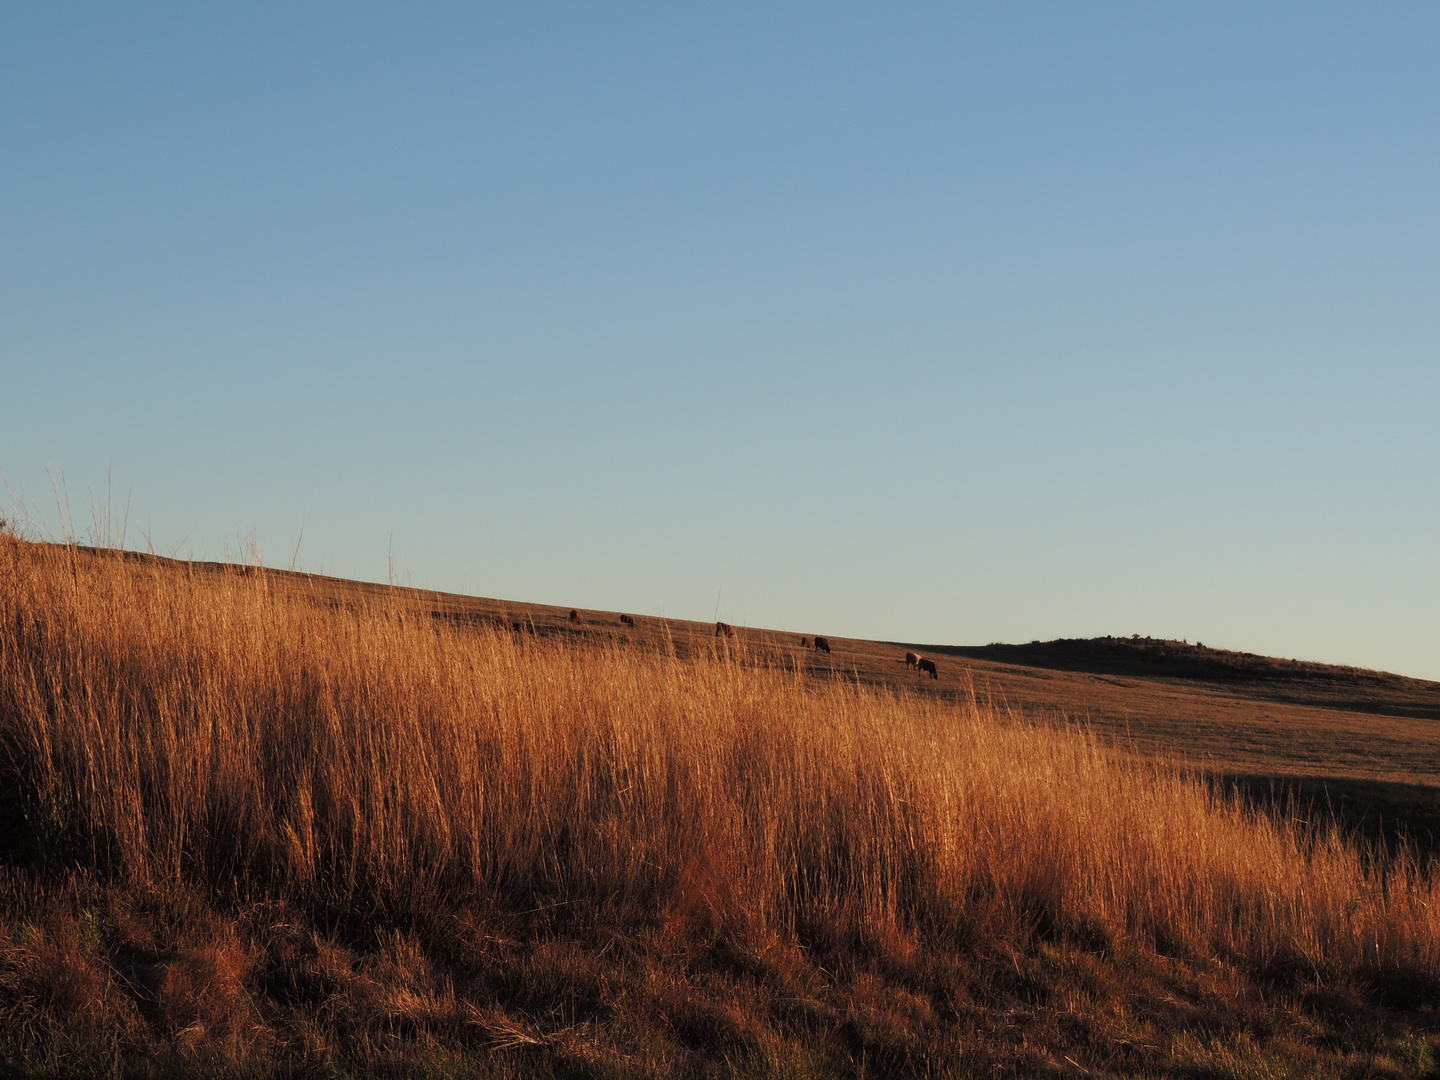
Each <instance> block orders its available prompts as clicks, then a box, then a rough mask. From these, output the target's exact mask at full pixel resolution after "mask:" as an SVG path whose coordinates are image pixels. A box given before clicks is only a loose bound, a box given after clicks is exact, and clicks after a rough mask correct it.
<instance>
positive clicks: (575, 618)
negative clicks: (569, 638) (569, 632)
mask: <svg viewBox="0 0 1440 1080" xmlns="http://www.w3.org/2000/svg"><path fill="white" fill-rule="evenodd" d="M570 621H571V622H573V623H578V622H579V621H580V612H578V611H576V610H574V609H573V608H572V609H571V610H570Z"/></svg>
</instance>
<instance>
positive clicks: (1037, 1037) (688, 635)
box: [0, 538, 1440, 1077]
mask: <svg viewBox="0 0 1440 1080" xmlns="http://www.w3.org/2000/svg"><path fill="white" fill-rule="evenodd" d="M828 630H829V628H827V627H814V628H804V630H802V631H801V632H799V633H793V634H791V633H778V632H766V631H758V630H753V629H748V628H745V627H740V626H736V627H734V628H733V634H731V635H725V634H723V633H722V634H720V635H717V634H716V628H715V625H714V624H713V623H695V624H688V623H674V622H668V623H667V622H662V621H660V620H655V619H649V618H646V617H643V616H632V620H631V621H630V622H624V621H622V620H621V617H620V614H619V613H607V612H596V611H584V610H578V609H576V610H574V614H573V617H572V609H568V608H541V607H536V606H533V605H524V604H516V603H508V602H502V601H496V600H481V599H475V598H467V597H457V596H446V595H440V594H434V593H424V592H418V591H413V590H398V589H393V588H389V587H385V586H374V585H365V584H360V583H350V582H337V581H331V580H328V579H323V578H314V577H308V576H305V575H298V574H284V573H277V572H272V571H266V570H259V569H255V568H245V567H227V566H216V565H199V564H183V563H174V562H171V561H168V560H159V559H154V558H150V557H144V556H135V555H122V554H118V553H107V552H93V551H86V550H83V549H77V548H68V547H62V546H53V545H37V544H30V543H26V542H23V541H18V540H14V539H11V538H4V539H3V540H0V770H3V774H4V775H3V780H4V787H3V795H0V818H3V820H0V826H3V828H0V836H3V837H4V843H3V844H0V848H3V850H0V864H3V865H0V1019H3V1021H4V1023H3V1024H0V1060H3V1062H4V1063H5V1065H6V1068H9V1069H11V1070H12V1071H16V1072H20V1073H22V1074H26V1075H43V1074H47V1073H49V1074H67V1075H106V1076H108V1075H119V1074H146V1075H164V1074H174V1075H189V1074H193V1073H194V1072H197V1071H207V1072H212V1073H231V1074H234V1075H416V1076H420V1075H426V1076H428V1075H435V1076H441V1075H444V1076H455V1075H474V1076H606V1077H611V1076H614V1077H619V1076H692V1075H693V1076H735V1075H746V1076H777V1077H779V1076H790V1077H795V1076H830V1075H921V1076H924V1075H932V1076H936V1075H985V1076H993V1075H1026V1076H1029V1075H1044V1074H1049V1075H1066V1074H1073V1075H1081V1074H1089V1075H1125V1076H1155V1075H1186V1076H1241V1075H1289V1074H1304V1075H1315V1076H1337V1077H1338V1076H1348V1075H1382V1076H1383V1075H1391V1076H1416V1077H1419V1076H1425V1075H1429V1074H1430V1072H1431V1071H1432V1070H1433V1069H1434V1067H1435V1062H1436V1055H1437V1050H1440V1038H1437V1030H1436V1018H1435V1007H1436V1005H1437V1004H1440V891H1437V890H1440V883H1437V881H1436V878H1435V876H1434V869H1433V866H1432V864H1431V863H1430V862H1429V861H1428V858H1427V857H1426V855H1425V853H1424V852H1418V851H1415V850H1411V849H1406V848H1403V847H1391V848H1389V849H1387V848H1386V847H1384V846H1379V845H1376V844H1373V843H1366V842H1364V837H1363V836H1362V837H1359V838H1357V837H1355V836H1352V835H1349V834H1347V832H1346V831H1345V830H1344V829H1342V828H1337V827H1336V826H1335V825H1334V823H1332V822H1328V821H1326V820H1322V819H1321V818H1319V817H1318V816H1314V815H1311V816H1306V817H1302V816H1301V815H1299V814H1298V813H1296V812H1295V808H1294V806H1293V805H1288V804H1281V805H1278V806H1269V805H1259V806H1257V804H1255V803H1253V802H1251V801H1247V799H1246V798H1244V797H1242V795H1243V794H1244V791H1242V790H1241V788H1239V787H1237V786H1236V785H1235V784H1227V783H1225V782H1223V781H1219V780H1216V779H1215V778H1216V777H1217V776H1220V775H1221V774H1239V773H1241V772H1242V771H1245V770H1249V772H1250V774H1254V775H1293V776H1299V775H1309V776H1314V777H1320V778H1325V777H1328V778H1330V779H1332V780H1334V781H1335V782H1336V783H1340V782H1342V781H1343V782H1350V783H1361V782H1365V783H1371V784H1381V783H1388V782H1393V781H1392V780H1388V779H1386V778H1385V777H1386V776H1387V775H1388V776H1391V777H1393V776H1395V775H1402V776H1404V777H1405V778H1406V780H1407V781H1408V782H1412V783H1413V785H1414V786H1415V787H1416V788H1418V789H1427V787H1426V786H1427V783H1428V780H1429V778H1430V773H1429V772H1428V771H1426V767H1424V746H1425V745H1426V743H1425V742H1424V739H1425V738H1426V737H1427V734H1428V728H1427V727H1426V725H1427V723H1433V720H1429V719H1428V718H1427V717H1426V716H1425V715H1424V713H1423V710H1424V709H1425V708H1427V707H1428V706H1427V702H1429V701H1431V700H1432V698H1431V697H1429V696H1428V695H1431V694H1432V693H1433V688H1432V687H1430V686H1429V684H1423V683H1421V684H1414V685H1411V684H1410V683H1409V682H1407V681H1404V680H1395V679H1393V678H1391V677H1388V676H1377V675H1374V674H1373V673H1352V672H1346V671H1343V670H1337V669H1325V670H1323V671H1319V670H1316V671H1312V670H1308V669H1306V670H1299V669H1292V667H1290V666H1287V665H1285V664H1283V663H1277V662H1272V661H1261V660H1259V659H1258V658H1244V657H1234V656H1227V655H1210V654H1209V653H1208V652H1205V651H1198V650H1197V652H1196V653H1195V654H1194V655H1192V654H1191V653H1190V652H1189V651H1187V650H1188V647H1184V648H1181V647H1176V646H1174V645H1173V643H1153V642H1152V643H1141V642H1136V641H1127V642H1125V643H1118V642H1100V643H1053V644H1051V645H1050V646H1048V647H1047V646H1030V647H988V648H982V649H978V650H961V649H954V648H952V649H949V650H947V649H945V648H943V647H937V646H933V645H930V646H924V645H921V646H916V645H915V644H914V643H911V644H909V645H907V644H905V643H899V644H892V643H877V642H861V641H851V640H847V639H844V638H840V637H837V636H835V635H833V634H828V633H824V632H825V631H828ZM816 631H821V632H822V634H823V637H824V638H825V639H828V642H827V643H828V645H829V652H824V651H817V650H816V649H815V648H814V647H813V646H812V647H809V648H806V647H802V646H801V644H800V638H801V637H802V636H812V635H813V634H814V633H815V632H816ZM906 651H917V652H919V653H920V654H921V655H923V656H925V657H927V658H933V659H934V660H935V661H936V674H937V676H938V677H937V678H934V679H932V678H930V677H929V676H928V675H922V674H921V673H920V672H918V671H916V670H915V669H913V668H908V667H907V665H906V663H905V653H906ZM1041 660H1045V661H1046V662H1048V663H1050V664H1052V665H1053V666H1051V667H1044V666H1041V665H1040V663H1039V661H1041ZM1147 665H1148V666H1147ZM1291 676H1293V677H1291ZM1227 679H1228V680H1229V683H1227V682H1226V680H1227ZM1347 680H1349V681H1348V682H1347ZM1352 684H1353V685H1352ZM1347 686H1348V687H1350V689H1349V690H1346V689H1345V687H1347ZM1327 687H1328V689H1327ZM1327 694H1328V695H1330V696H1328V697H1327V696H1326V695H1327ZM1347 695H1348V696H1347ZM1067 702H1068V705H1067V704H1066V703H1067ZM1187 703H1188V705H1187ZM1212 703H1213V704H1215V705H1216V708H1215V709H1214V710H1213V713H1212V711H1211V704H1212ZM1337 704H1338V705H1343V706H1344V707H1343V708H1338V707H1336V706H1337ZM1187 709H1188V710H1189V711H1188V712H1187ZM1407 713H1410V714H1414V715H1406V714H1407ZM1344 716H1354V717H1360V718H1364V719H1365V720H1366V722H1371V723H1374V724H1376V725H1379V726H1377V728H1376V729H1375V730H1377V731H1389V732H1390V735H1389V741H1388V742H1387V741H1385V740H1384V739H1368V738H1367V739H1366V742H1365V745H1374V746H1376V747H1378V748H1379V752H1380V753H1384V754H1390V755H1391V756H1392V757H1391V765H1392V771H1391V772H1390V773H1389V774H1385V773H1383V772H1382V771H1381V770H1380V766H1379V765H1377V764H1376V763H1373V762H1372V763H1371V764H1370V766H1369V768H1370V769H1372V770H1373V771H1370V772H1360V771H1358V770H1359V768H1360V764H1361V763H1362V760H1363V758H1364V755H1363V754H1362V753H1360V751H1359V745H1360V744H1359V743H1357V744H1356V749H1355V750H1354V751H1353V752H1352V753H1351V754H1350V756H1345V754H1344V753H1342V754H1340V755H1338V756H1337V757H1336V758H1335V759H1333V760H1329V759H1326V758H1325V757H1324V754H1323V752H1322V750H1323V746H1324V745H1325V740H1326V739H1328V738H1331V734H1326V733H1327V732H1328V733H1333V735H1334V736H1335V737H1337V738H1338V736H1339V735H1340V734H1341V733H1344V732H1345V731H1347V730H1348V728H1347V726H1346V721H1345V720H1344V719H1343V717H1344ZM1304 717H1312V718H1314V721H1313V722H1315V723H1322V722H1323V723H1326V724H1328V725H1330V726H1329V727H1327V728H1325V729H1324V731H1323V732H1322V733H1321V734H1319V735H1315V734H1314V733H1311V734H1310V735H1309V736H1306V735H1303V734H1302V732H1301V730H1300V729H1301V728H1302V727H1303V726H1304V723H1305V722H1309V721H1303V720H1302V718H1304ZM1067 718H1068V719H1067ZM1076 719H1082V720H1084V721H1085V723H1084V724H1077V723H1075V722H1074V721H1075V720H1076ZM1187 724H1188V728H1186V727H1185V725H1187ZM1386 724H1389V725H1391V726H1390V727H1389V728H1385V727H1383V725H1386ZM1207 725H1208V727H1207ZM1182 731H1188V732H1189V734H1185V735H1184V736H1183V737H1182V736H1181V735H1180V732H1182ZM1287 731H1288V732H1289V736H1288V738H1287V737H1286V732H1287ZM1196 732H1201V733H1203V736H1202V737H1197V736H1196V734H1195V733H1196ZM1246 733H1248V735H1247V734H1246ZM1242 736H1244V737H1242ZM1351 737H1352V738H1359V737H1358V736H1354V735H1353V733H1352V735H1351ZM1167 739H1168V740H1170V741H1168V742H1167ZM1307 739H1308V740H1309V741H1306V740H1307ZM1342 745H1344V744H1343V743H1342ZM1221 747H1224V748H1225V754H1224V755H1221V754H1220V753H1218V752H1215V753H1212V752H1211V750H1210V749H1207V748H1217V749H1218V748H1221ZM1282 755H1284V756H1282ZM1311 761H1314V762H1316V763H1319V764H1320V765H1322V766H1323V768H1322V769H1321V770H1320V771H1314V772H1310V773H1302V772H1301V766H1302V765H1305V764H1306V763H1307V762H1311ZM1327 761H1328V763H1327ZM1337 762H1338V764H1336V763H1337ZM1401 763H1409V765H1408V771H1407V770H1401V769H1399V768H1398V766H1399V765H1400V764H1401ZM1277 765H1279V766H1283V771H1281V770H1280V769H1277V768H1276V766H1277ZM1324 769H1330V770H1332V771H1330V772H1326V771H1323V770H1324ZM1267 770H1269V771H1268V772H1267ZM1307 814H1308V811H1307Z"/></svg>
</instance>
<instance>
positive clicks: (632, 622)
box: [620, 615, 635, 626]
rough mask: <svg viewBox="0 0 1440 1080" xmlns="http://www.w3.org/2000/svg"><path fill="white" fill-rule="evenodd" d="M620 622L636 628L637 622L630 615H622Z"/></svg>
mask: <svg viewBox="0 0 1440 1080" xmlns="http://www.w3.org/2000/svg"><path fill="white" fill-rule="evenodd" d="M620 621H621V622H622V623H624V624H625V625H626V626H634V625H635V620H634V619H632V618H631V617H630V616H629V615H621V616H620Z"/></svg>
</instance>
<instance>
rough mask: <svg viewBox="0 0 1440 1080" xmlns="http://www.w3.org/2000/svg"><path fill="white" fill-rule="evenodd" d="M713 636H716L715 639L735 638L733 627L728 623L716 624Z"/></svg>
mask: <svg viewBox="0 0 1440 1080" xmlns="http://www.w3.org/2000/svg"><path fill="white" fill-rule="evenodd" d="M715 636H716V637H734V636H735V628H734V627H733V626H731V625H730V624H729V623H723V622H717V623H716V624H715Z"/></svg>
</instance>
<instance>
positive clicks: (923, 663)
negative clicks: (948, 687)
mask: <svg viewBox="0 0 1440 1080" xmlns="http://www.w3.org/2000/svg"><path fill="white" fill-rule="evenodd" d="M915 666H916V667H918V668H919V669H920V670H921V671H928V672H929V673H930V678H932V679H938V678H939V677H940V673H939V672H938V671H936V670H935V661H934V660H926V659H925V658H924V657H923V656H922V657H921V658H920V659H919V660H917V661H916V662H915Z"/></svg>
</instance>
